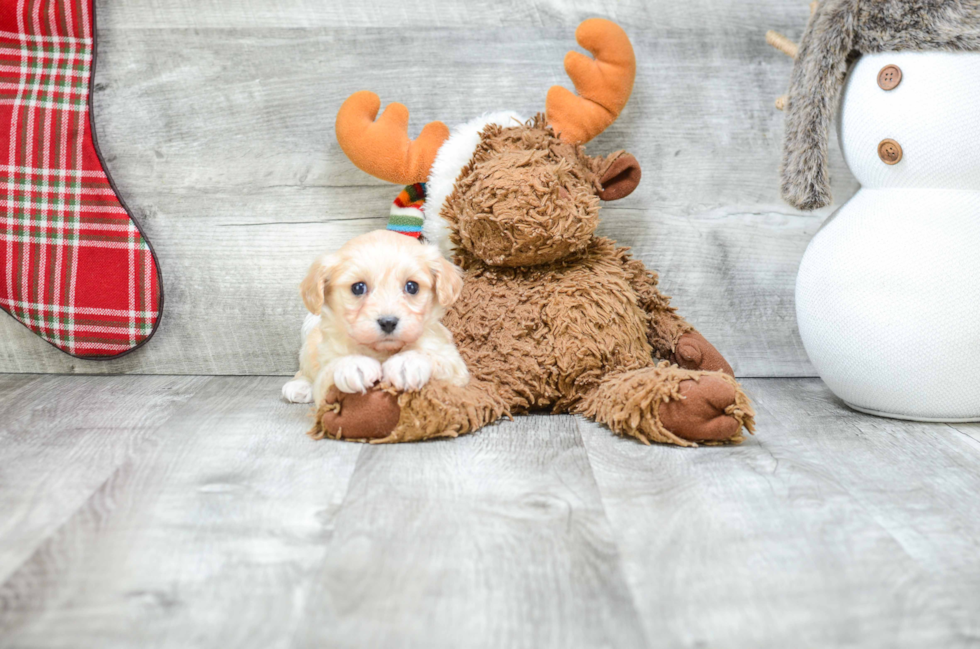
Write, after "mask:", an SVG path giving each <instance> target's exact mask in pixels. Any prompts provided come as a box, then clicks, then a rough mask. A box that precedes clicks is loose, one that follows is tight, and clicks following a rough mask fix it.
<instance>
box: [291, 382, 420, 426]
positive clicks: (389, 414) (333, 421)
mask: <svg viewBox="0 0 980 649" xmlns="http://www.w3.org/2000/svg"><path fill="white" fill-rule="evenodd" d="M316 416H317V422H316V424H315V425H314V427H313V430H311V431H310V437H312V438H313V439H323V438H324V437H330V438H332V439H381V438H383V437H387V436H388V435H389V434H390V433H391V431H393V430H395V426H397V425H398V418H399V417H400V416H401V407H400V406H399V405H398V396H397V395H395V394H391V393H390V392H387V391H385V390H369V391H368V392H365V393H364V394H359V393H358V394H348V393H346V392H341V391H340V390H338V389H337V388H336V387H333V388H331V389H330V391H329V392H328V393H327V397H326V400H325V401H324V404H323V405H322V406H320V409H319V410H318V411H317V415H316Z"/></svg>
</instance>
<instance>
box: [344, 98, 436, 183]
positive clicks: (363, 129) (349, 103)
mask: <svg viewBox="0 0 980 649" xmlns="http://www.w3.org/2000/svg"><path fill="white" fill-rule="evenodd" d="M379 108H381V100H380V99H379V98H378V96H377V95H376V94H374V93H373V92H370V91H368V90H361V91H360V92H355V93H354V94H353V95H351V96H350V97H348V98H347V100H346V101H345V102H344V103H343V105H342V106H341V107H340V110H339V111H338V112H337V124H336V131H337V141H338V142H340V148H341V149H343V150H344V153H346V154H347V157H348V158H350V160H351V162H353V163H354V164H355V165H357V167H358V168H359V169H361V170H362V171H366V172H367V173H369V174H371V175H372V176H374V177H376V178H380V179H382V180H387V181H388V182H392V183H399V184H402V185H410V184H412V183H420V182H425V179H426V178H427V177H428V175H429V169H430V168H431V167H432V162H433V161H434V160H435V159H436V153H438V151H439V147H441V146H442V143H443V142H445V141H446V139H447V138H448V137H449V128H448V127H447V126H446V125H445V124H443V123H442V122H429V123H428V124H426V125H425V128H423V129H422V133H420V134H419V136H418V138H416V139H415V140H410V139H408V109H407V108H405V106H404V105H403V104H399V103H394V104H389V105H388V107H387V108H385V111H384V112H383V113H382V114H381V117H380V119H378V121H374V118H375V117H377V115H378V109H379Z"/></svg>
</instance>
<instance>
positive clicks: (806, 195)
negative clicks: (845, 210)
mask: <svg viewBox="0 0 980 649" xmlns="http://www.w3.org/2000/svg"><path fill="white" fill-rule="evenodd" d="M901 50H922V51H926V50H946V51H980V0H821V1H820V2H819V4H818V5H817V7H816V10H815V11H814V12H813V14H812V15H811V17H810V21H809V23H808V24H807V27H806V31H805V32H804V34H803V39H802V40H801V41H800V47H799V51H798V53H797V56H796V62H795V64H794V65H793V74H792V77H791V80H790V90H789V102H788V106H787V116H786V136H785V140H784V144H783V161H782V169H781V183H782V187H781V192H782V197H783V199H784V200H785V201H786V202H788V203H790V204H791V205H793V206H794V207H797V208H799V209H801V210H813V209H817V208H819V207H823V206H825V205H828V204H830V202H831V200H832V198H831V193H830V177H829V174H828V167H829V165H828V137H829V131H830V123H831V119H832V118H833V115H834V113H835V112H836V111H837V105H838V103H839V101H840V97H841V92H842V89H843V86H844V80H845V77H846V76H847V70H848V66H849V64H850V63H852V62H853V61H854V60H855V59H856V57H857V56H858V55H860V54H871V53H878V52H887V51H901Z"/></svg>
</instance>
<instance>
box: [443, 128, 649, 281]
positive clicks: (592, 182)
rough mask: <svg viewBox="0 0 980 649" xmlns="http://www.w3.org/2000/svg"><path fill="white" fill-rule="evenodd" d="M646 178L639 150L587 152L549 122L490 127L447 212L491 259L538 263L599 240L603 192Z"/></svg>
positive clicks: (454, 228)
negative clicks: (596, 154)
mask: <svg viewBox="0 0 980 649" xmlns="http://www.w3.org/2000/svg"><path fill="white" fill-rule="evenodd" d="M639 179H640V167H639V165H638V164H637V163H636V160H635V159H634V158H633V156H630V155H625V154H622V153H618V154H613V155H612V156H610V157H609V158H605V159H604V158H594V157H590V156H587V155H585V153H584V151H583V149H582V147H581V146H576V145H573V144H568V143H566V142H563V141H562V140H561V139H560V138H558V137H557V136H556V135H555V133H554V131H553V130H552V129H549V128H547V126H546V124H545V120H544V118H543V117H542V116H540V115H539V116H538V117H536V118H535V119H534V120H532V121H531V122H528V123H527V124H526V125H521V126H516V127H512V128H501V127H500V126H497V125H495V124H491V125H489V126H487V127H486V129H485V130H484V132H483V139H482V142H481V143H480V145H479V146H478V147H477V149H476V152H475V153H474V155H473V158H472V161H471V162H470V164H469V165H468V166H467V167H466V168H464V170H463V172H462V174H461V176H460V178H459V180H457V182H456V185H455V190H454V191H453V193H452V194H451V195H450V196H449V198H448V200H447V201H446V203H445V205H444V207H443V209H442V211H441V213H440V214H441V216H442V218H443V219H445V221H446V222H447V225H448V227H449V230H450V232H451V234H450V240H451V241H452V242H453V244H454V245H455V246H456V247H457V248H458V249H463V250H466V251H468V252H470V253H472V254H473V255H474V256H476V257H477V258H478V259H480V260H482V261H483V262H484V263H486V264H489V265H491V266H533V265H537V264H545V263H549V262H552V261H555V260H557V259H561V258H564V257H567V256H568V255H570V254H573V253H575V252H577V251H578V250H581V249H582V248H583V247H585V245H586V244H588V242H589V241H590V240H591V238H592V235H593V234H594V233H595V229H596V227H597V226H598V225H599V199H600V197H602V196H604V195H605V196H613V195H616V196H617V197H619V196H625V195H627V194H629V193H630V192H632V191H633V189H634V188H635V187H636V185H637V183H638V182H639Z"/></svg>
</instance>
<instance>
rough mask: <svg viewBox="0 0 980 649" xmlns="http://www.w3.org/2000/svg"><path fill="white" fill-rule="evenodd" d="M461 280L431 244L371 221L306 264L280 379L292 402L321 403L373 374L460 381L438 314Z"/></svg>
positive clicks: (418, 381)
mask: <svg viewBox="0 0 980 649" xmlns="http://www.w3.org/2000/svg"><path fill="white" fill-rule="evenodd" d="M462 289H463V279H462V275H461V272H460V270H459V269H458V268H457V267H456V266H454V265H453V264H452V263H450V262H449V261H447V260H446V259H444V258H443V256H442V255H441V254H440V253H439V249H438V248H437V247H435V246H431V245H425V244H422V243H420V242H419V241H417V240H416V239H413V238H412V237H409V236H406V235H404V234H398V233H396V232H391V231H388V230H376V231H374V232H369V233H368V234H364V235H361V236H359V237H356V238H354V239H351V240H350V241H348V242H347V243H346V244H345V245H344V246H343V247H342V248H341V249H340V250H338V251H337V252H335V253H333V254H328V255H325V256H323V257H321V258H319V259H317V260H316V261H315V262H313V265H312V266H311V267H310V271H309V274H307V276H306V279H304V280H303V283H302V284H301V286H300V292H301V293H302V296H303V302H304V303H305V304H306V308H307V309H309V311H310V315H308V316H307V317H306V322H305V323H304V325H303V332H302V335H303V346H302V348H301V349H300V353H299V367H300V369H299V372H298V373H297V374H296V376H295V377H294V379H293V380H292V381H290V382H289V383H287V384H286V385H284V386H283V388H282V395H283V397H284V398H285V399H286V400H287V401H291V402H293V403H309V402H311V401H313V402H315V403H316V404H317V406H319V405H321V404H322V403H323V400H324V397H325V396H326V394H327V392H328V391H329V390H330V388H331V387H333V386H337V389H339V390H340V391H341V392H365V391H367V390H368V389H369V388H370V387H371V386H373V385H374V384H375V383H377V382H379V381H384V382H386V383H388V384H390V385H391V386H393V387H394V388H396V389H398V390H403V391H410V390H418V389H419V388H421V387H422V386H423V385H425V384H426V383H427V382H428V381H429V379H430V378H433V379H438V380H442V381H448V382H450V383H454V384H456V385H465V384H466V383H467V382H468V381H469V373H468V372H467V370H466V365H465V363H463V359H462V358H461V357H460V355H459V352H458V351H457V350H456V346H455V345H454V344H453V337H452V334H451V333H449V330H448V329H446V327H444V326H443V325H442V323H441V322H440V320H441V319H442V316H443V315H444V314H445V312H446V307H448V306H449V305H450V304H452V303H453V302H454V301H455V300H456V298H457V297H459V294H460V291H462Z"/></svg>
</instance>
